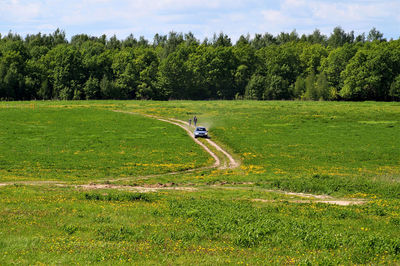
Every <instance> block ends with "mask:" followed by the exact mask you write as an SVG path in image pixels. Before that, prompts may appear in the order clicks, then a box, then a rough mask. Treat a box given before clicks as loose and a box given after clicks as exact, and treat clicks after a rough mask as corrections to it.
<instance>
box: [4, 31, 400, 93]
mask: <svg viewBox="0 0 400 266" xmlns="http://www.w3.org/2000/svg"><path fill="white" fill-rule="evenodd" d="M0 99H1V100H50V99H59V100H82V99H153V100H170V99H188V100H189V99H191V100H207V99H226V100H229V99H254V100H294V99H299V100H331V101H335V100H341V101H343V100H345V101H346V100H347V101H366V100H374V101H399V100H400V40H399V39H397V40H393V39H390V40H387V39H385V38H383V34H382V33H381V32H379V31H378V30H377V29H375V28H373V29H371V30H370V31H369V33H368V34H365V33H363V34H361V35H357V36H355V34H354V31H351V32H345V31H344V30H343V29H342V28H341V27H336V28H334V29H333V32H332V33H331V34H330V36H326V35H324V34H321V32H320V31H319V30H318V29H316V30H315V31H314V32H312V33H311V34H309V35H306V34H303V35H301V36H300V35H299V34H298V33H297V32H296V31H295V30H294V31H292V32H290V33H285V32H282V33H280V34H278V35H277V36H274V35H272V34H269V33H265V34H255V35H254V36H253V37H250V36H249V35H242V36H240V38H238V40H237V41H236V42H235V43H232V40H231V38H230V37H229V36H227V35H226V34H224V33H222V32H221V33H219V34H214V36H213V37H212V38H210V39H208V38H206V39H204V40H202V41H201V40H199V39H197V38H196V37H195V36H194V35H193V34H192V33H190V32H189V33H177V32H170V33H169V34H168V35H159V34H156V35H155V36H154V39H153V40H152V41H149V40H147V39H145V38H144V37H139V38H135V37H134V36H133V35H132V34H131V35H130V36H128V37H127V38H126V39H124V40H119V39H118V38H117V37H116V36H115V35H114V36H112V37H110V38H108V37H107V36H106V35H102V36H100V37H94V36H90V35H87V34H79V35H74V36H72V37H71V38H70V40H68V39H67V38H66V34H65V32H64V31H63V30H60V29H57V30H56V31H55V32H54V33H51V34H41V33H38V34H32V35H31V34H29V35H26V36H24V37H21V36H20V35H18V34H14V33H12V32H10V33H9V34H8V35H4V36H1V35H0Z"/></svg>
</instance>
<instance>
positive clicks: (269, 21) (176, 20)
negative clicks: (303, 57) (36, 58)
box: [0, 0, 400, 41]
mask: <svg viewBox="0 0 400 266" xmlns="http://www.w3.org/2000/svg"><path fill="white" fill-rule="evenodd" d="M336 26H340V27H342V29H343V30H344V31H346V32H349V31H352V30H354V32H355V34H356V35H358V34H361V33H363V32H365V33H366V34H368V32H369V31H370V29H372V28H373V27H375V28H376V29H377V30H379V31H380V32H381V33H383V34H384V37H385V38H387V39H390V38H393V39H399V37H400V0H281V1H277V0H0V33H1V34H2V35H5V34H7V33H8V32H9V31H11V32H13V33H18V34H20V35H22V36H25V35H26V34H36V33H39V32H41V33H43V34H49V33H53V32H54V31H55V30H56V29H57V28H60V29H61V30H64V31H65V32H66V34H67V37H68V38H70V37H71V36H73V35H76V34H81V33H85V34H88V35H91V36H100V35H102V34H106V35H107V36H108V37H110V36H112V35H114V34H115V35H116V36H117V37H118V38H119V39H124V38H126V37H127V36H128V35H130V34H133V35H134V36H135V37H139V36H144V37H145V38H146V39H148V40H150V41H152V39H153V36H154V35H155V34H156V33H159V34H168V33H169V32H170V31H175V32H183V33H187V32H189V31H190V32H192V33H193V34H194V35H195V36H196V37H197V38H198V39H200V40H203V39H204V38H205V37H209V38H210V37H212V36H213V34H214V33H217V34H218V33H220V32H224V33H225V34H227V35H229V36H230V37H231V38H232V40H237V39H238V38H239V36H240V35H246V34H250V36H253V35H254V34H255V33H266V32H268V33H271V34H273V35H277V34H279V33H280V32H291V31H293V30H296V31H297V33H298V34H299V35H301V34H303V33H305V34H311V33H312V32H313V31H314V30H315V29H319V30H320V31H321V32H322V33H323V34H326V35H328V36H329V35H330V34H331V33H332V31H333V29H334V28H335V27H336Z"/></svg>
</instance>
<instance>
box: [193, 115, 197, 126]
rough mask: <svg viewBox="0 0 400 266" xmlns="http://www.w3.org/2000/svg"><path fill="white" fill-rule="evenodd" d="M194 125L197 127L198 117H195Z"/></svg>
mask: <svg viewBox="0 0 400 266" xmlns="http://www.w3.org/2000/svg"><path fill="white" fill-rule="evenodd" d="M193 123H194V126H196V125H197V117H196V116H194V117H193Z"/></svg>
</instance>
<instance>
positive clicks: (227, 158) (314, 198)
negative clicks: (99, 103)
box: [0, 110, 367, 206]
mask: <svg viewBox="0 0 400 266" xmlns="http://www.w3.org/2000/svg"><path fill="white" fill-rule="evenodd" d="M114 112H119V113H125V114H131V115H143V116H146V117H149V118H153V119H157V120H159V121H163V122H166V123H170V124H173V125H176V126H179V127H181V128H183V129H184V130H185V131H186V133H187V134H188V135H189V136H190V137H191V138H192V139H193V141H194V142H195V143H196V144H198V145H199V146H200V147H202V148H203V149H204V150H205V151H206V152H207V153H208V154H209V155H210V156H211V157H212V158H213V159H214V161H215V162H214V164H213V165H211V166H205V167H198V168H193V169H188V170H183V171H177V172H169V173H164V174H153V175H146V176H137V177H133V176H132V177H125V178H119V179H112V181H123V180H130V179H132V178H135V180H138V179H148V178H152V177H158V176H165V175H177V174H182V173H189V172H195V171H200V170H205V169H211V168H217V169H234V168H237V167H239V166H240V161H238V160H236V159H235V158H234V157H233V156H232V155H231V154H230V153H229V152H228V151H226V150H225V149H223V148H222V147H221V146H220V145H218V144H217V143H215V142H214V141H212V140H211V139H205V140H206V142H207V143H208V145H209V146H211V147H213V149H215V150H216V151H217V152H218V153H215V152H213V151H212V150H211V149H210V148H209V147H208V146H207V145H205V144H204V143H203V142H201V141H199V140H198V139H196V138H195V137H194V135H193V130H194V127H193V126H190V125H189V124H188V123H187V122H185V121H182V120H178V119H174V118H163V117H157V116H153V115H147V114H140V113H134V112H128V111H120V110H114ZM105 180H109V179H102V180H97V181H95V182H102V181H105ZM13 184H22V185H55V186H62V187H64V186H65V187H75V188H81V189H85V190H92V189H119V190H130V191H138V192H155V191H158V190H164V189H166V190H184V191H197V190H198V189H197V188H196V187H188V186H177V185H175V184H174V185H171V186H168V185H162V184H155V185H147V186H129V185H115V184H96V183H93V182H92V183H90V184H85V185H73V184H67V183H66V182H63V181H15V182H5V183H0V187H1V186H7V185H13ZM243 184H244V183H243ZM249 184H252V183H251V182H250V183H249ZM229 188H231V189H243V187H241V188H239V187H235V188H234V187H225V189H229ZM267 191H269V192H273V193H282V194H286V195H291V196H294V197H302V198H308V199H307V200H304V199H290V200H288V201H289V202H292V203H310V202H315V203H326V204H335V205H342V206H347V205H359V204H364V203H366V202H367V201H366V200H364V199H351V200H349V199H337V198H333V197H330V196H327V195H313V194H305V193H295V192H286V191H280V190H267ZM252 201H255V202H278V201H279V200H265V199H252Z"/></svg>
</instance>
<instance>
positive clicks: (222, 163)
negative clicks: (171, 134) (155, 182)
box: [114, 110, 240, 171]
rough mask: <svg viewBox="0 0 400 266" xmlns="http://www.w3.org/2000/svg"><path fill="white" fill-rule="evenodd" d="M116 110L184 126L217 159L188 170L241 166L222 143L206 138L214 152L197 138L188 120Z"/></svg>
mask: <svg viewBox="0 0 400 266" xmlns="http://www.w3.org/2000/svg"><path fill="white" fill-rule="evenodd" d="M114 112H118V113H125V114H132V115H143V116H146V117H150V118H153V119H157V120H159V121H163V122H166V123H170V124H173V125H176V126H179V127H181V128H183V129H184V130H185V131H186V132H187V133H188V135H189V136H190V137H191V138H192V139H193V140H194V142H196V143H197V144H198V145H200V147H202V148H203V149H204V150H205V151H206V152H207V153H208V154H210V156H211V157H213V158H214V160H215V163H214V164H213V165H212V166H208V167H202V168H196V169H190V170H188V171H194V170H200V169H206V168H218V169H234V168H237V167H239V166H240V161H238V160H236V159H235V158H234V157H233V156H232V155H231V154H230V153H229V152H228V151H226V150H225V149H223V148H222V147H221V146H220V145H218V144H217V143H215V142H214V141H212V140H211V139H206V141H207V143H208V144H209V145H210V146H212V147H213V148H214V149H215V150H217V151H218V154H217V153H215V152H213V151H212V150H211V149H210V148H209V147H207V146H206V145H205V144H204V143H202V142H201V141H199V140H198V139H196V138H195V137H194V136H193V132H192V129H194V127H191V126H189V124H188V122H185V121H182V120H178V119H174V118H164V117H158V116H154V115H147V114H140V113H135V112H128V111H119V110H114Z"/></svg>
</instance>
